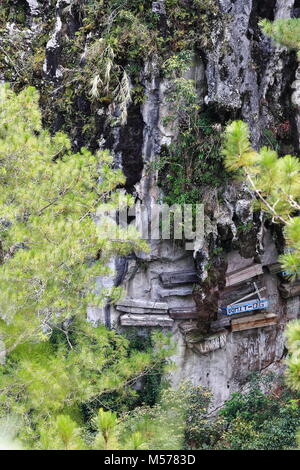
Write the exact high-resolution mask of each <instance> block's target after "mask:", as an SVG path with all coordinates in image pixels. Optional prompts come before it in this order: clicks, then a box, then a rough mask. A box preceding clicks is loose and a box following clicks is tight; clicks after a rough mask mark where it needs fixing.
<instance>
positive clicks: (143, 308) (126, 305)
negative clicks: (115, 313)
mask: <svg viewBox="0 0 300 470" xmlns="http://www.w3.org/2000/svg"><path fill="white" fill-rule="evenodd" d="M116 309H117V310H119V311H120V312H126V313H133V314H141V315H144V314H167V313H168V304H167V303H166V302H154V301H153V300H144V299H124V300H122V301H120V302H118V303H117V304H116Z"/></svg>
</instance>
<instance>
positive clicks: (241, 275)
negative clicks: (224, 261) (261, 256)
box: [226, 264, 263, 287]
mask: <svg viewBox="0 0 300 470" xmlns="http://www.w3.org/2000/svg"><path fill="white" fill-rule="evenodd" d="M261 274H263V268H262V265H261V264H254V265H252V266H248V267H247V268H243V269H238V270H237V271H232V272H231V273H228V274H227V275H226V287H230V286H235V285H236V284H240V283H241V282H244V281H247V280H248V279H252V278H253V277H255V276H260V275H261Z"/></svg>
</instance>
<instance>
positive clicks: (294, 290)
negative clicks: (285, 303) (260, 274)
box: [279, 281, 300, 299]
mask: <svg viewBox="0 0 300 470" xmlns="http://www.w3.org/2000/svg"><path fill="white" fill-rule="evenodd" d="M279 292H280V294H281V296H282V297H283V298H284V299H290V298H292V297H298V296H300V281H295V282H289V283H284V284H281V285H280V286H279Z"/></svg>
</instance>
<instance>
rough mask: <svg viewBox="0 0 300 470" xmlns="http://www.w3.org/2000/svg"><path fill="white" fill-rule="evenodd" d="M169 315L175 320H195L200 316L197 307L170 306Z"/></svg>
mask: <svg viewBox="0 0 300 470" xmlns="http://www.w3.org/2000/svg"><path fill="white" fill-rule="evenodd" d="M169 315H170V317H171V318H173V319H174V320H189V319H190V320H193V319H197V318H198V317H199V314H198V311H197V308H196V307H190V308H170V309H169Z"/></svg>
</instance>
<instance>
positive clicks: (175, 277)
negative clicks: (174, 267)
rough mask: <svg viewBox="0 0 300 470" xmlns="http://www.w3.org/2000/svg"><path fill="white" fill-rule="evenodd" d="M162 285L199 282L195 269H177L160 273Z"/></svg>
mask: <svg viewBox="0 0 300 470" xmlns="http://www.w3.org/2000/svg"><path fill="white" fill-rule="evenodd" d="M160 279H161V282H162V284H163V286H164V287H176V286H181V285H182V284H195V283H197V282H199V278H198V276H197V273H196V271H178V272H172V273H163V274H161V275H160Z"/></svg>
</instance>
